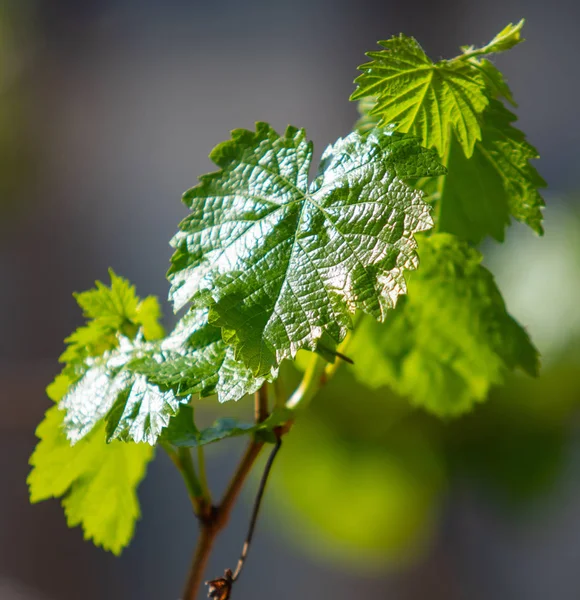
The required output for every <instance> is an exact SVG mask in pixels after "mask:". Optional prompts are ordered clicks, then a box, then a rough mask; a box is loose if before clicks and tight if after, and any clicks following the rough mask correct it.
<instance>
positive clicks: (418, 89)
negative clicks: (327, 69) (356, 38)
mask: <svg viewBox="0 0 580 600" xmlns="http://www.w3.org/2000/svg"><path fill="white" fill-rule="evenodd" d="M522 26H523V21H520V23H518V24H517V25H516V26H513V25H511V24H510V25H508V26H507V27H506V28H504V30H503V31H501V32H500V33H499V34H498V35H497V36H496V37H495V38H494V39H493V40H492V41H491V42H490V43H489V44H487V45H485V46H483V47H482V48H477V49H476V48H472V47H463V48H462V50H463V53H462V54H460V55H459V56H457V57H456V58H454V59H451V60H441V61H439V62H436V63H434V62H432V61H431V59H430V58H429V57H428V56H427V55H426V54H425V52H424V50H423V49H422V48H421V46H420V45H419V43H418V42H417V41H416V40H415V39H414V38H412V37H407V36H405V35H403V34H401V35H399V36H395V37H392V38H391V39H389V40H384V41H381V42H379V45H380V46H382V48H383V49H382V50H379V51H377V52H368V53H367V56H368V57H369V58H371V59H372V60H371V61H370V62H367V63H365V64H363V65H361V66H360V67H359V69H360V70H361V71H362V74H361V75H359V76H358V77H357V78H356V79H355V83H356V84H357V89H356V90H355V91H354V93H353V94H352V96H351V100H360V99H362V98H366V97H372V98H374V99H375V104H374V107H373V108H372V109H371V111H370V112H371V115H376V116H377V117H380V120H379V124H381V125H387V124H389V123H397V124H398V130H399V131H402V132H409V133H412V134H414V135H417V136H418V137H419V139H420V140H421V143H422V144H424V145H425V146H427V147H428V148H432V147H433V148H436V149H437V152H438V153H439V156H441V157H444V156H446V154H447V152H448V150H449V145H450V144H451V140H452V137H455V139H456V140H457V143H458V144H459V145H460V146H461V148H462V150H463V153H464V154H465V156H466V157H467V158H469V157H470V156H471V155H472V154H473V149H474V146H475V143H476V142H477V141H478V140H481V138H482V131H481V115H482V113H483V111H484V110H485V109H486V108H487V106H488V104H489V97H490V89H495V90H497V89H500V90H503V91H504V92H505V93H507V92H508V91H509V89H507V86H506V85H505V82H503V79H502V78H501V76H498V72H497V70H496V71H494V70H493V69H494V67H493V65H491V63H489V61H485V59H480V58H479V57H480V56H482V55H485V54H491V53H495V52H502V51H504V50H508V49H509V48H511V47H513V46H514V45H516V44H517V43H519V42H520V41H522V40H521V37H520V30H521V28H522Z"/></svg>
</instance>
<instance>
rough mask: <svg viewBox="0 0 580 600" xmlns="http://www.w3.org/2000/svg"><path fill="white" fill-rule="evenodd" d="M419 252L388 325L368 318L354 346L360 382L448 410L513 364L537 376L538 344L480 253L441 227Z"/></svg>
mask: <svg viewBox="0 0 580 600" xmlns="http://www.w3.org/2000/svg"><path fill="white" fill-rule="evenodd" d="M419 255H420V257H421V267H420V269H419V270H418V271H417V272H416V273H413V275H412V276H411V277H410V279H409V283H408V287H409V290H408V295H407V296H406V297H405V298H404V299H402V300H401V302H400V303H399V304H398V305H397V308H396V309H395V310H394V311H392V312H391V313H390V314H389V317H388V318H387V320H386V322H385V323H384V324H378V323H375V322H374V321H372V320H370V319H367V320H365V321H363V323H361V326H360V329H359V330H357V334H356V335H355V336H354V339H353V341H352V342H351V344H350V346H349V355H350V356H352V358H353V359H354V367H353V369H354V372H355V374H356V376H357V378H358V379H359V381H360V382H361V383H363V384H365V385H368V386H370V387H372V388H377V387H381V386H384V385H388V386H391V387H392V388H393V389H394V390H395V391H396V392H398V393H400V394H402V395H404V396H409V397H410V399H411V401H412V402H413V403H414V404H417V405H420V406H424V407H425V408H427V410H429V411H431V412H433V413H435V414H438V415H441V416H449V415H458V414H461V413H463V412H466V411H468V410H469V409H470V408H471V407H472V406H473V404H474V403H475V402H477V401H481V400H484V399H485V398H486V396H487V393H488V391H489V388H490V387H491V386H492V385H494V384H499V383H501V382H502V380H503V375H504V373H505V371H506V370H507V369H514V368H516V367H520V368H521V369H523V370H524V371H526V372H527V373H529V374H530V375H536V374H537V372H538V354H537V351H536V349H535V348H534V346H533V345H532V343H531V342H530V339H529V337H528V335H527V333H526V332H525V331H524V330H523V329H522V327H521V326H520V325H519V324H518V323H517V322H516V321H515V320H514V319H513V318H512V317H511V316H510V315H509V314H508V313H507V312H506V308H505V304H504V302H503V299H502V297H501V295H500V292H499V290H498V289H497V286H496V284H495V282H494V280H493V276H492V275H491V273H490V272H489V271H488V270H487V269H486V268H485V267H483V266H482V265H481V255H480V254H479V252H477V251H476V250H474V249H473V248H470V247H469V246H468V244H467V243H465V242H461V241H460V240H458V239H457V238H455V237H454V236H452V235H449V234H443V233H442V234H435V235H433V236H431V237H430V238H428V239H422V240H421V242H420V246H419Z"/></svg>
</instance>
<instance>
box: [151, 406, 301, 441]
mask: <svg viewBox="0 0 580 600" xmlns="http://www.w3.org/2000/svg"><path fill="white" fill-rule="evenodd" d="M290 417H291V415H290V411H288V410H285V409H281V410H276V411H274V412H273V413H272V414H271V415H270V416H269V417H268V418H267V419H266V420H265V421H263V422H262V423H258V424H256V423H241V422H240V421H238V419H234V418H229V417H226V418H221V419H217V420H216V422H215V423H214V424H213V425H211V426H210V427H206V428H204V429H201V430H199V429H198V428H197V427H196V425H195V421H194V418H193V408H192V407H191V406H182V407H181V409H180V410H179V413H178V414H177V415H176V416H175V417H173V419H171V421H170V422H169V425H168V426H167V428H166V429H164V431H163V433H162V434H161V439H162V440H163V441H164V442H169V443H171V444H173V445H174V446H178V447H186V448H193V447H196V446H205V445H206V444H212V443H214V442H219V441H220V440H223V439H226V438H230V437H238V436H243V435H254V434H257V435H259V436H260V437H261V438H262V439H263V440H264V441H270V442H273V441H275V437H274V435H273V433H272V431H273V429H274V428H276V427H278V426H280V425H282V424H283V423H285V422H286V421H288V420H289V419H290Z"/></svg>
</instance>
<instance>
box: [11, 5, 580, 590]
mask: <svg viewBox="0 0 580 600" xmlns="http://www.w3.org/2000/svg"><path fill="white" fill-rule="evenodd" d="M522 16H524V17H526V18H527V24H526V27H525V30H524V34H525V37H526V38H527V39H528V41H527V42H526V43H525V45H522V46H519V47H518V48H516V49H515V50H513V51H512V52H510V53H508V54H507V55H505V56H502V57H500V58H498V60H497V63H498V65H499V66H500V68H502V69H503V70H504V72H505V73H506V75H507V77H508V79H509V82H510V84H511V86H512V89H513V91H514V93H515V97H516V99H517V100H518V101H519V103H520V108H519V111H518V114H519V116H520V126H521V128H522V129H523V130H524V131H525V132H526V133H527V134H528V137H529V139H530V141H531V142H532V143H533V144H534V145H536V146H537V147H538V148H539V150H540V152H541V154H542V157H543V158H542V160H541V162H540V163H539V170H540V172H541V173H542V175H543V176H544V177H545V178H546V179H547V180H548V182H549V186H550V187H549V192H548V193H547V201H548V209H547V211H546V236H545V238H544V239H542V240H538V239H537V238H536V237H535V236H534V235H533V234H532V233H531V232H529V231H527V230H524V228H520V227H515V226H514V227H512V228H511V229H510V231H509V232H508V241H507V243H506V244H505V245H503V246H500V245H498V244H495V243H490V244H488V245H487V246H485V247H484V248H483V250H484V253H485V257H486V259H485V261H486V264H487V265H488V266H490V268H492V270H493V271H494V272H495V273H496V276H497V279H498V281H499V283H500V286H501V288H502V290H503V291H504V294H505V297H506V299H507V303H508V307H509V309H510V312H511V313H512V314H513V315H514V316H515V317H516V318H517V319H518V320H520V322H522V323H523V324H524V325H525V326H526V327H527V328H528V329H529V331H530V333H531V335H532V337H533V339H534V340H535V342H536V343H537V345H538V346H539V348H540V350H541V351H542V353H543V364H544V368H543V374H542V376H541V377H540V379H538V380H533V381H532V380H529V379H526V378H524V377H520V376H514V377H511V378H510V379H509V380H508V382H507V384H506V386H505V388H502V389H497V390H495V391H494V392H493V394H492V397H491V399H490V401H489V402H488V403H487V404H485V405H482V406H481V407H479V408H478V409H477V410H476V411H475V412H474V413H473V414H471V415H469V416H467V417H464V418H462V419H460V420H457V421H452V422H449V423H441V422H438V421H436V420H435V419H432V418H430V417H428V416H426V415H425V414H423V413H421V412H420V411H411V410H410V408H409V406H408V405H407V403H406V402H404V401H403V400H401V399H398V398H396V397H394V396H393V395H392V394H390V393H389V392H388V391H387V390H382V391H380V392H377V393H372V394H371V393H368V392H366V391H365V390H362V388H359V387H356V386H355V385H354V384H353V382H352V380H351V379H350V377H349V375H348V373H347V372H346V371H344V372H339V374H338V375H337V378H336V379H335V380H334V381H333V382H332V383H331V385H329V386H328V387H327V388H326V389H325V390H324V392H323V393H322V394H321V396H320V397H319V398H318V399H317V401H316V402H315V403H314V404H313V406H312V410H311V411H310V412H309V413H308V415H306V416H305V417H304V418H303V419H302V420H301V421H300V422H299V424H298V425H297V426H296V428H295V430H294V431H293V433H292V435H291V436H288V438H287V443H285V448H284V451H283V452H282V453H281V456H280V462H279V464H278V465H277V466H276V468H275V473H274V476H273V479H272V481H271V485H270V486H269V489H268V494H267V497H266V503H265V504H266V507H265V510H264V513H263V515H262V517H261V521H260V524H259V530H258V534H257V536H256V538H255V541H254V544H253V548H252V552H251V555H250V558H249V560H248V562H247V566H246V570H245V571H244V576H243V577H242V578H241V580H240V582H239V584H238V585H237V586H236V590H235V594H236V598H240V599H241V598H254V599H255V600H266V599H268V598H276V599H277V600H295V599H296V598H301V599H302V598H304V599H315V598H316V599H318V598H334V599H336V600H341V599H343V598H344V599H345V600H346V599H349V600H350V599H352V598H363V597H369V598H377V599H378V598H385V599H389V600H419V599H421V600H424V599H425V598H429V599H430V600H437V599H442V600H443V599H444V600H464V599H465V600H466V599H469V600H488V599H491V598H493V599H494V600H519V599H522V600H536V599H537V600H545V599H546V598H554V599H558V600H577V599H578V598H580V431H579V429H580V428H579V425H580V423H579V419H578V408H579V407H580V310H579V308H578V306H579V304H578V303H579V300H578V298H579V292H580V194H578V193H577V190H578V189H579V188H580V185H579V183H578V172H579V170H580V153H579V152H578V150H577V149H578V147H579V142H580V127H579V125H578V118H577V114H578V110H577V107H578V97H579V93H580V78H579V74H580V73H579V68H578V63H577V56H578V52H579V50H580V37H579V36H578V33H577V32H578V22H579V19H580V4H578V3H577V2H575V1H573V0H552V1H550V2H547V1H543V0H525V1H524V0H487V1H486V2H467V1H463V0H441V1H439V2H433V1H432V0H410V1H406V2H401V1H395V0H358V1H357V2H353V1H347V0H294V1H292V2H281V1H280V2H279V1H277V0H272V1H270V2H264V1H263V0H262V1H258V0H222V1H221V2H216V1H211V0H204V1H195V0H189V1H186V0H164V1H162V2H161V1H153V0H83V1H81V2H79V1H78V0H44V1H40V0H37V1H34V0H0V598H1V599H2V600H78V599H79V598H83V599H84V600H93V599H95V600H96V599H105V598H106V599H111V600H121V599H123V600H124V599H139V600H161V599H162V600H166V599H168V600H175V599H177V598H178V596H179V593H180V590H181V586H182V582H183V579H184V577H185V573H186V571H187V568H188V565H189V562H190V555H191V552H192V549H193V546H194V543H195V537H196V525H195V523H194V521H193V518H192V517H191V515H190V510H189V504H188V499H187V497H186V494H185V491H184V489H183V487H182V484H181V481H180V479H179V476H178V475H177V474H176V473H174V472H173V467H172V465H171V464H170V462H169V461H168V460H166V458H165V457H164V456H161V455H159V456H158V458H157V460H156V461H155V462H154V463H153V464H152V466H151V468H150V470H149V475H148V477H147V479H146V480H145V482H144V483H143V485H142V486H141V489H140V496H141V500H142V512H143V520H142V521H141V522H140V523H139V524H138V527H137V533H136V537H135V539H134V541H133V543H132V545H131V546H130V547H129V548H128V549H127V550H126V551H125V552H124V553H123V555H122V557H121V558H119V559H115V558H114V557H112V556H110V555H107V554H105V553H104V552H103V551H101V550H99V549H96V548H94V547H93V546H92V545H91V544H89V543H85V542H83V540H82V533H81V532H80V531H79V530H78V529H75V530H68V529H67V528H66V525H65V521H64V516H63V514H62V510H61V508H60V506H59V504H58V502H56V501H53V502H45V503H42V504H39V505H36V506H30V505H29V504H28V501H27V490H26V485H25V479H26V475H27V472H28V469H29V467H28V464H27V461H28V457H29V455H30V453H31V451H32V449H33V447H34V444H35V437H34V428H35V426H36V424H37V423H38V422H39V421H40V419H41V418H42V415H43V412H44V411H45V410H46V408H48V406H49V404H50V402H49V400H48V399H47V398H46V397H45V395H44V391H43V390H44V387H45V385H46V384H47V383H48V382H49V381H50V380H51V378H52V377H53V375H54V374H55V373H56V372H57V370H58V368H59V367H58V364H57V360H56V359H57V357H58V355H59V354H60V352H61V351H62V348H63V345H62V340H63V338H64V337H65V336H66V335H67V334H68V333H69V332H70V331H71V330H72V329H73V328H75V327H76V326H78V325H79V324H80V321H81V317H80V313H79V311H78V310H77V308H76V306H75V304H74V301H73V299H72V296H71V292H72V291H74V290H77V291H80V290H83V289H86V288H88V287H91V285H92V284H93V282H94V280H95V279H103V280H104V279H106V269H107V267H109V266H113V267H114V268H115V270H116V271H117V272H118V273H119V274H122V275H124V276H126V277H128V278H129V279H131V280H132V281H133V282H134V283H136V285H137V290H138V292H139V293H140V294H142V295H146V294H151V293H155V294H158V295H159V296H160V297H161V298H162V299H165V297H166V294H167V284H166V281H165V277H164V274H165V272H166V269H167V266H168V260H169V256H170V253H171V251H170V248H169V246H168V243H167V242H168V240H169V238H170V237H171V236H172V234H173V233H174V231H175V230H176V224H177V222H178V221H179V220H180V218H181V217H183V216H184V215H185V208H184V207H183V206H182V205H181V203H180V196H181V193H182V192H183V191H184V190H185V189H187V188H188V187H191V186H192V185H193V184H195V182H196V178H197V176H198V175H200V174H203V173H204V172H207V171H208V170H210V169H211V165H210V162H209V160H208V158H207V155H208V153H209V151H210V150H211V148H212V147H213V146H214V145H215V144H216V143H218V142H220V141H222V140H224V139H227V138H228V136H229V131H230V130H231V129H233V128H236V127H247V128H252V127H253V123H254V122H255V121H256V120H266V121H269V122H270V123H272V124H273V125H274V126H275V127H276V128H277V129H278V130H282V129H283V128H284V127H285V126H286V125H287V124H288V123H292V124H294V125H298V126H302V127H306V129H307V131H308V133H309V135H310V137H311V138H312V139H313V140H314V142H315V147H316V148H317V150H318V152H319V153H320V152H321V151H322V149H323V148H324V146H325V145H326V144H328V143H330V142H332V141H333V140H334V139H335V138H336V137H338V136H341V135H344V134H346V133H348V131H349V130H350V129H351V127H352V124H353V122H354V120H355V118H356V110H355V106H354V105H353V104H351V103H349V102H348V96H349V95H350V93H351V91H352V89H353V86H352V80H353V78H354V77H355V75H356V67H357V65H359V64H360V63H362V62H364V60H363V59H364V57H363V53H364V52H365V51H366V50H370V49H373V46H374V44H375V42H376V40H378V39H385V38H387V37H389V36H390V35H392V34H395V33H398V32H400V31H403V32H405V33H408V34H411V35H414V36H415V37H417V38H418V39H419V40H420V42H421V43H422V45H423V46H424V47H425V49H426V50H427V51H428V53H429V54H430V55H431V56H432V57H447V56H453V55H455V53H456V51H457V47H458V46H459V45H461V44H466V43H483V42H486V41H488V40H489V39H490V38H491V37H492V36H493V35H494V34H495V33H496V32H497V31H499V30H500V29H501V28H502V27H503V26H504V25H505V24H507V23H508V22H510V21H512V22H515V21H517V20H519V19H520V18H521V17H522ZM165 308H166V314H167V315H169V316H168V319H167V324H168V325H171V316H170V315H171V311H170V309H169V307H168V306H167V304H166V305H165ZM286 376H287V378H288V381H291V380H292V378H293V377H296V376H295V375H294V374H292V373H290V372H288V373H287V374H286ZM211 406H212V405H211V403H209V402H207V401H206V402H204V403H203V407H202V408H203V410H205V411H206V412H207V414H208V415H209V416H212V415H211V411H212V410H213V409H212V408H211ZM245 409H247V406H246V407H245V406H244V405H243V404H242V405H240V406H238V407H236V409H235V410H240V411H244V410H245ZM223 446H224V447H223V448H218V447H215V448H213V447H212V448H211V449H210V451H209V469H210V474H211V483H212V484H213V485H214V486H215V487H216V489H220V488H221V487H223V486H224V484H225V481H226V480H227V477H228V474H229V473H230V472H231V470H232V468H233V466H234V464H235V462H236V457H237V456H238V455H239V453H240V451H241V447H242V446H241V445H240V443H236V442H235V441H232V442H228V443H225V444H223ZM255 485H256V480H255V479H254V480H253V481H250V482H249V483H248V490H247V491H248V493H247V494H246V495H245V497H244V498H243V501H242V502H240V504H239V506H238V507H237V508H236V511H235V514H234V518H233V520H232V522H231V525H230V527H229V529H228V530H227V531H226V532H225V533H224V534H223V535H222V537H221V538H220V542H219V545H218V548H217V551H216V553H215V555H214V556H213V557H212V559H211V562H210V569H209V571H208V576H218V575H219V574H221V572H222V571H223V569H224V568H225V567H226V566H233V565H234V564H235V561H236V560H237V556H238V553H239V550H240V547H241V543H242V540H243V536H244V534H245V529H246V523H247V516H248V513H249V506H250V504H249V503H250V502H251V499H252V494H251V491H252V489H254V488H255Z"/></svg>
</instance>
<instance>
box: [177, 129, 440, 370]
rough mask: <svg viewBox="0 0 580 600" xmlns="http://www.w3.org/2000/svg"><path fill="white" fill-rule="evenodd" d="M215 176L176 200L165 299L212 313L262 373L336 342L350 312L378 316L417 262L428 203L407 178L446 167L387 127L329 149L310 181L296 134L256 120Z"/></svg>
mask: <svg viewBox="0 0 580 600" xmlns="http://www.w3.org/2000/svg"><path fill="white" fill-rule="evenodd" d="M211 158H212V160H213V161H214V162H215V163H216V164H217V165H218V167H220V170H219V171H218V172H215V173H212V174H210V175H205V176H203V177H201V180H200V184H199V185H198V186H197V187H195V188H193V189H191V190H190V191H189V192H187V193H186V194H185V196H184V200H185V202H186V204H187V205H188V206H189V207H190V208H191V211H192V212H191V214H190V215H189V216H188V217H187V218H186V219H185V220H184V221H183V222H182V224H181V227H180V228H181V231H180V232H179V233H178V234H177V235H176V236H175V237H174V239H173V241H172V244H173V246H174V247H175V248H176V252H175V254H174V256H173V258H172V263H173V264H172V267H171V269H170V271H169V278H170V280H171V282H172V289H171V298H172V300H173V302H174V305H175V308H176V309H179V308H181V307H183V306H185V305H186V304H187V302H189V301H190V300H193V301H195V302H196V303H201V304H206V305H209V306H210V322H213V323H214V324H216V325H218V326H220V327H222V328H223V334H224V339H225V340H226V341H227V342H228V343H230V344H232V345H234V346H235V348H236V358H237V357H240V358H241V359H242V360H243V361H244V363H245V364H246V365H247V366H248V367H249V368H250V369H251V371H252V373H253V374H254V375H255V376H258V377H264V376H267V375H269V374H270V373H273V372H275V369H276V368H277V365H278V364H279V362H280V361H281V360H282V359H284V358H292V357H294V356H295V354H296V352H297V351H298V350H299V349H300V348H308V349H311V350H314V349H315V348H316V345H317V342H318V340H319V339H320V338H321V337H322V336H323V334H326V335H327V336H329V337H330V338H331V339H332V340H334V341H335V342H338V341H340V340H341V339H342V338H343V337H344V336H345V335H346V332H347V330H348V329H349V328H350V327H351V325H352V323H351V315H352V313H353V312H354V311H355V310H356V309H357V308H358V309H361V310H363V311H365V312H367V313H369V314H371V315H373V316H374V317H375V318H377V319H381V320H382V319H384V317H385V314H386V311H387V309H388V308H391V307H392V306H394V303H395V301H396V299H397V297H398V296H399V295H400V294H401V293H403V292H404V290H405V287H404V285H405V284H404V279H403V271H404V269H413V268H414V267H415V266H416V256H415V247H416V244H415V241H414V239H413V234H414V233H415V232H417V231H422V230H425V229H428V228H429V227H430V226H431V218H430V216H429V209H428V206H427V205H426V204H425V203H424V202H423V201H422V199H421V194H420V193H417V192H416V191H414V190H412V189H411V188H410V187H409V186H408V185H407V184H406V183H404V181H403V180H404V179H408V178H415V177H423V176H429V175H438V174H441V173H443V172H444V169H443V168H442V167H441V166H440V165H439V164H438V162H437V161H436V159H435V154H434V153H433V152H432V151H428V150H425V149H424V148H421V146H419V144H418V143H417V141H416V140H415V139H414V138H409V137H404V136H402V135H400V134H396V133H394V132H393V131H392V129H384V130H377V131H374V132H371V133H370V134H368V135H367V136H361V135H360V134H358V133H353V134H351V135H349V136H348V137H346V138H345V139H340V140H338V141H337V143H336V144H334V145H333V146H330V147H329V148H328V149H327V150H326V152H325V153H324V155H323V157H322V162H321V167H320V170H319V175H318V176H317V178H316V179H315V180H314V181H313V182H312V184H310V185H309V184H308V171H309V168H310V162H311V158H312V144H311V143H310V142H307V141H306V138H305V132H304V130H298V129H295V128H293V127H289V128H288V129H287V131H286V133H285V135H284V136H279V135H278V134H277V133H276V132H275V131H274V130H273V129H272V128H271V127H270V126H269V125H267V124H265V123H258V125H257V128H256V132H252V131H246V130H236V131H234V132H233V133H232V140H231V141H228V142H224V143H223V144H220V145H219V146H217V147H216V148H215V149H214V150H213V152H212V153H211Z"/></svg>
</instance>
